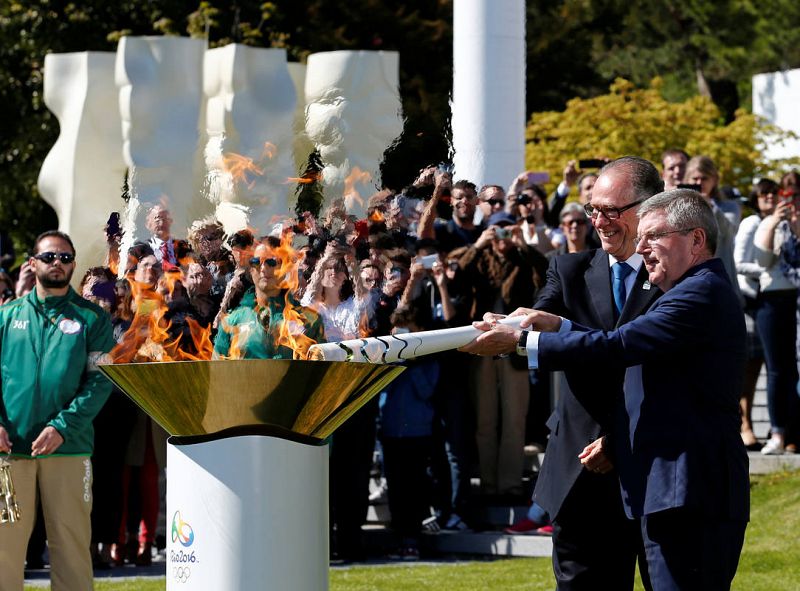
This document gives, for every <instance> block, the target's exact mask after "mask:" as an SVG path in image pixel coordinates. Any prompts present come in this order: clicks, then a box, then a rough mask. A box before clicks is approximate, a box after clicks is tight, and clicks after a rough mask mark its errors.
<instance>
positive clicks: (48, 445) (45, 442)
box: [31, 425, 64, 456]
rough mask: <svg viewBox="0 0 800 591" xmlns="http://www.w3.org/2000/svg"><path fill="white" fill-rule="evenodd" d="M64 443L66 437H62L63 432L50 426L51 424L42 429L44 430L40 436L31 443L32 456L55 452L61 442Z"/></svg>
mask: <svg viewBox="0 0 800 591" xmlns="http://www.w3.org/2000/svg"><path fill="white" fill-rule="evenodd" d="M62 443H64V438H63V437H61V433H59V432H58V431H56V429H55V427H50V426H49V425H48V426H47V427H45V428H44V429H42V432H41V433H39V437H37V438H36V439H35V440H34V441H33V443H32V444H31V455H32V456H47V455H50V454H51V453H53V452H55V451H56V450H57V449H58V448H59V447H61V444H62Z"/></svg>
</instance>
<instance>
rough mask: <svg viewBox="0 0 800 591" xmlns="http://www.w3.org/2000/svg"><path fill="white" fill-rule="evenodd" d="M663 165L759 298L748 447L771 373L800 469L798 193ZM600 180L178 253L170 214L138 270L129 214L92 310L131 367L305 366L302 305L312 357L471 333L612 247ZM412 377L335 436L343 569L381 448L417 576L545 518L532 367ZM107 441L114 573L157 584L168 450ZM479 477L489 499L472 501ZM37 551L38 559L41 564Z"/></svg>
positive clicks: (98, 531)
mask: <svg viewBox="0 0 800 591" xmlns="http://www.w3.org/2000/svg"><path fill="white" fill-rule="evenodd" d="M662 165H663V179H664V182H665V186H666V187H667V188H668V189H671V188H675V187H676V186H677V185H679V184H683V183H685V184H690V185H696V186H697V189H698V191H699V192H700V193H701V194H702V195H703V196H704V197H705V198H706V199H708V200H709V202H710V203H711V204H712V207H713V209H714V211H715V215H716V219H717V223H718V225H719V227H720V240H719V244H718V247H717V256H718V257H720V258H721V259H722V260H723V262H724V263H725V266H726V269H727V270H728V272H729V274H730V275H731V279H732V281H733V283H734V284H735V285H736V286H737V289H738V290H740V291H741V295H742V302H743V308H744V311H745V314H746V318H747V319H748V330H749V336H750V345H751V346H750V350H749V352H750V360H749V362H748V363H749V365H748V374H747V375H748V377H749V379H748V380H747V387H746V388H745V390H746V391H745V392H743V393H742V403H741V405H742V419H743V422H742V438H743V439H744V442H745V444H746V445H748V446H749V448H750V449H761V444H760V443H759V442H758V441H757V439H756V437H755V435H754V433H753V430H752V423H751V408H752V400H753V392H754V389H755V383H756V379H757V377H758V374H759V371H760V369H761V364H762V363H766V369H767V395H768V407H769V414H770V422H771V438H770V439H769V440H768V441H767V443H766V445H765V446H764V447H763V449H762V452H763V453H783V452H784V451H790V450H792V449H793V447H794V446H796V444H797V441H798V434H799V431H800V429H798V427H800V425H799V424H798V421H799V419H800V409H798V395H797V389H796V388H797V381H798V372H797V355H796V346H795V341H796V338H797V330H796V322H797V320H796V317H795V315H796V314H797V287H798V284H800V272H798V269H800V246H799V245H798V236H800V221H798V215H797V209H796V206H797V203H798V202H797V196H796V195H797V194H796V190H797V184H798V174H797V173H796V172H792V173H789V174H787V175H784V177H783V178H782V179H780V182H775V181H772V180H769V179H760V180H759V181H758V182H757V183H755V185H754V187H753V191H752V194H751V196H750V199H749V200H745V199H742V198H739V196H738V195H736V194H733V193H731V191H725V190H723V188H721V187H720V186H719V180H720V179H719V174H718V173H717V170H716V167H715V166H714V163H713V161H712V160H711V159H710V158H708V157H706V156H696V157H694V158H691V159H690V158H689V156H688V155H687V154H685V153H684V152H683V151H681V150H669V151H667V152H665V154H664V156H663V159H662ZM596 179H597V174H596V170H580V169H579V167H578V162H577V161H571V162H569V163H568V164H567V166H566V167H565V169H564V173H563V180H562V181H561V182H560V183H559V185H558V186H557V188H556V190H555V191H554V192H553V194H552V195H550V196H548V195H547V193H546V192H545V191H544V189H543V188H542V186H541V184H539V183H541V182H543V181H542V179H541V178H540V177H539V176H537V175H536V174H534V173H527V172H526V173H523V174H521V175H519V176H518V177H517V178H516V179H513V181H512V182H511V184H510V185H509V186H508V187H507V188H504V187H503V186H501V185H486V186H484V187H481V188H478V187H476V186H475V185H474V184H472V183H471V182H469V181H466V180H459V181H457V182H453V180H452V178H451V175H450V174H449V173H448V172H447V171H446V170H445V169H444V168H443V167H433V166H432V167H428V168H425V169H424V170H422V171H421V173H420V175H419V177H418V178H417V179H415V180H414V181H413V183H412V184H411V185H409V186H408V187H406V188H404V189H403V190H402V191H400V192H397V193H395V192H392V191H389V190H384V191H381V192H379V193H376V194H375V195H373V196H372V197H371V198H370V199H369V202H368V211H367V216H366V218H365V219H354V218H353V217H352V216H349V215H347V213H346V211H345V210H344V207H343V204H342V203H341V202H335V203H334V204H333V205H332V206H331V207H330V208H329V209H327V210H326V211H323V212H322V213H321V214H320V215H319V216H314V215H312V214H310V213H305V214H303V215H302V216H300V217H299V218H298V219H295V220H288V221H284V222H282V223H279V224H277V225H276V226H275V227H274V228H273V229H271V231H270V233H269V234H268V235H266V236H254V235H253V234H252V232H250V231H248V230H242V231H240V232H237V233H236V234H233V235H226V234H225V232H224V231H223V228H222V226H221V224H219V223H218V222H217V221H216V220H214V219H204V220H200V221H197V222H195V223H194V224H193V225H192V227H191V228H190V229H189V232H188V235H187V236H179V237H176V236H173V234H172V220H171V217H170V213H169V211H168V210H167V209H166V208H165V207H163V206H155V207H153V208H152V210H151V211H150V213H149V215H148V218H147V229H148V231H149V233H150V238H149V239H148V240H147V241H143V242H139V243H136V244H135V245H134V246H133V248H131V249H130V250H129V252H127V253H123V255H122V256H119V255H118V254H117V248H118V246H119V243H120V238H121V236H120V231H119V224H118V217H117V216H116V214H114V215H112V217H111V218H110V219H109V223H108V225H107V228H106V236H107V239H108V244H109V256H108V259H107V261H106V265H105V266H99V267H93V268H90V269H88V270H87V271H86V272H85V274H84V276H83V279H82V280H81V282H80V287H79V293H80V294H81V295H82V296H83V297H85V298H87V299H89V300H91V301H93V302H95V303H97V304H99V305H100V306H102V307H103V308H104V309H105V310H107V311H108V313H109V314H110V315H111V317H112V321H113V326H114V334H115V338H116V340H117V343H118V346H117V349H115V353H114V355H115V358H116V359H117V360H118V361H158V360H162V359H165V358H167V357H169V358H182V359H192V358H208V357H210V356H214V357H217V358H226V357H251V358H292V357H294V358H298V357H302V353H303V352H304V351H303V350H298V349H297V347H296V346H295V347H294V348H292V347H291V346H288V345H287V344H286V343H285V342H283V341H281V340H280V338H279V337H278V329H277V328H276V325H277V324H278V323H280V322H281V320H282V318H283V316H282V313H283V309H284V308H285V307H286V306H287V305H288V306H290V307H292V308H294V309H296V310H297V311H299V312H300V314H301V321H302V322H303V324H304V326H305V328H306V335H307V336H308V337H309V339H310V340H311V341H314V340H317V341H321V340H326V341H329V342H330V341H339V340H344V339H350V338H355V337H363V336H372V335H385V334H390V333H393V332H394V333H399V332H409V331H423V330H430V329H435V328H444V327H451V326H462V325H465V324H468V323H469V322H470V321H472V320H476V319H479V318H480V317H481V316H482V315H483V313H484V312H497V313H509V312H511V311H513V310H514V309H516V308H517V307H520V306H525V307H530V306H532V305H533V304H534V302H535V301H536V294H537V292H538V290H539V289H540V288H541V287H542V286H543V285H544V282H545V281H546V273H547V268H548V260H549V259H550V258H552V257H554V256H557V255H561V254H565V253H575V252H580V251H583V250H587V249H590V248H596V247H597V246H598V238H597V235H596V232H595V231H594V228H593V227H592V225H591V223H590V218H589V217H588V216H587V214H586V210H585V209H584V206H585V205H587V204H589V202H590V200H591V194H592V187H593V185H594V182H595V180H596ZM571 193H574V195H573V196H572V197H570V194H571ZM740 220H741V221H740ZM9 250H10V253H9ZM0 256H2V261H3V264H4V265H5V267H6V268H8V267H9V266H10V265H11V261H13V259H14V253H13V247H12V246H11V245H10V243H9V242H8V241H7V240H6V239H4V240H3V243H2V245H1V248H0ZM78 260H80V253H78ZM26 267H27V263H25V264H23V265H22V266H21V268H19V269H17V270H16V272H15V273H14V274H13V276H12V275H11V274H9V273H7V272H5V271H1V272H0V303H5V302H8V301H10V300H12V299H14V298H15V297H21V296H22V295H24V294H25V293H27V292H28V291H30V290H31V288H32V285H33V278H32V276H31V274H30V270H29V269H27V268H26ZM118 277H123V278H122V279H118ZM244 322H255V324H256V325H257V326H260V327H261V330H260V332H258V331H256V332H252V331H250V332H249V333H248V336H247V340H246V341H245V340H244V339H243V337H242V331H238V330H236V327H237V326H238V325H240V324H241V323H244ZM157 327H160V328H162V329H163V331H164V333H165V338H164V339H162V341H161V342H160V343H159V342H157V341H155V339H154V336H153V334H152V333H153V331H155V330H156V328H157ZM199 331H210V340H209V342H210V343H211V344H213V352H212V351H211V350H210V349H208V348H206V349H203V348H202V345H201V343H200V341H201V339H198V338H197V335H198V333H199ZM301 348H302V347H301ZM305 348H307V344H306V346H305ZM176 351H178V352H179V353H176ZM408 366H409V367H408V370H407V371H406V372H404V373H403V374H402V375H401V377H400V378H399V379H397V380H396V381H395V382H394V383H392V384H391V385H390V387H389V388H388V389H387V390H386V391H385V392H384V393H382V395H381V396H380V397H376V398H375V399H374V400H373V401H372V402H371V403H369V404H367V405H366V406H365V407H364V408H363V409H362V410H360V411H359V412H358V413H357V415H356V416H355V417H353V419H352V420H350V421H349V422H348V423H346V424H345V425H344V426H343V427H342V428H341V429H340V430H339V431H337V432H336V433H335V434H334V436H333V442H332V452H331V487H330V490H331V524H332V552H333V554H334V555H335V556H337V557H339V558H342V559H345V560H360V559H363V558H364V557H365V555H366V551H365V548H364V546H363V544H362V542H361V525H362V523H363V521H364V520H365V517H366V510H367V505H368V503H369V495H370V488H369V485H370V478H371V477H373V478H374V477H375V476H376V475H375V473H374V470H375V466H376V465H378V463H375V462H374V455H375V453H374V452H375V450H376V441H377V442H378V445H377V448H378V449H379V450H380V451H381V454H382V462H381V463H380V465H381V466H382V470H383V475H384V476H385V479H386V483H387V488H388V500H389V507H390V510H391V515H392V526H393V529H394V530H395V531H396V532H397V533H398V536H399V537H398V543H399V548H398V555H399V556H401V557H402V558H408V559H413V558H415V557H416V556H418V549H417V541H418V537H419V534H420V531H421V527H422V523H423V521H425V520H426V519H427V520H430V518H435V519H436V521H437V522H438V524H439V526H440V527H443V528H451V529H464V528H467V527H481V525H482V524H481V523H480V518H479V514H480V512H479V511H478V510H477V508H479V507H480V506H481V505H484V504H498V503H508V504H518V503H526V502H527V501H528V500H529V493H530V488H529V487H526V483H527V478H526V477H527V474H525V468H524V466H525V462H524V458H525V449H526V446H532V447H534V448H538V449H543V448H544V447H545V445H546V440H547V430H546V428H545V426H544V425H545V422H546V420H547V418H548V415H549V413H550V407H551V395H550V385H549V376H547V375H537V374H536V373H535V372H534V373H532V372H529V370H528V368H527V366H526V363H525V360H524V359H523V358H521V357H517V356H512V357H508V358H497V359H493V358H482V357H471V356H468V355H466V354H461V353H458V352H448V353H444V354H440V355H436V356H432V357H430V358H424V359H420V360H417V361H412V362H408ZM95 438H96V439H95V452H94V458H93V459H94V465H95V482H94V490H95V506H94V512H93V519H92V525H93V540H94V545H95V548H94V550H95V558H96V564H97V565H100V566H102V565H110V564H117V565H121V564H123V563H125V562H131V563H136V564H148V563H149V562H150V560H151V558H152V551H153V548H154V546H156V545H157V532H158V531H159V523H158V517H159V503H160V500H161V498H162V494H163V490H162V489H163V468H164V465H165V441H166V434H165V433H164V431H163V430H162V429H161V427H159V425H158V424H156V423H154V422H153V421H152V420H151V419H150V418H149V417H147V416H146V415H145V414H144V413H143V412H142V411H141V410H139V409H138V408H137V407H135V406H134V405H133V404H132V403H131V402H130V401H128V400H127V398H126V397H124V396H123V395H122V394H121V393H120V392H115V393H114V394H113V395H112V396H111V398H110V400H109V401H108V403H107V404H106V406H105V407H104V408H103V410H102V411H101V413H100V414H99V415H98V417H97V419H96V420H95ZM529 449H530V448H529ZM160 475H161V476H162V478H161V480H162V482H161V487H160V482H159V481H160ZM473 476H478V477H479V478H480V489H474V488H473V487H472V486H471V483H470V479H471V478H472V477H473ZM373 488H374V487H373ZM478 491H479V492H478ZM374 492H375V491H373V493H374ZM378 492H380V491H378ZM373 496H377V495H375V494H373ZM40 521H41V520H40ZM540 525H543V524H542V523H539V524H537V526H540ZM35 548H36V544H35V542H32V549H33V552H32V553H29V562H31V563H32V562H34V561H35V560H36V559H37V551H36V549H35ZM38 552H39V556H40V555H41V550H40V549H39V550H38Z"/></svg>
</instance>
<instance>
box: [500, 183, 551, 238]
mask: <svg viewBox="0 0 800 591" xmlns="http://www.w3.org/2000/svg"><path fill="white" fill-rule="evenodd" d="M507 211H508V212H509V213H510V214H511V215H513V216H514V217H516V218H517V219H518V220H520V221H521V223H520V228H521V229H522V237H523V238H524V240H525V243H526V244H529V245H531V246H533V247H534V248H535V249H536V250H538V251H539V252H541V253H542V254H547V253H548V252H550V251H551V250H553V248H554V246H553V228H551V227H550V225H549V224H548V223H547V219H548V218H549V217H550V211H549V208H548V207H547V194H546V193H545V192H544V189H542V188H541V187H540V186H539V185H531V186H530V187H528V188H527V189H524V190H523V191H521V192H519V193H510V194H509V195H508V207H507Z"/></svg>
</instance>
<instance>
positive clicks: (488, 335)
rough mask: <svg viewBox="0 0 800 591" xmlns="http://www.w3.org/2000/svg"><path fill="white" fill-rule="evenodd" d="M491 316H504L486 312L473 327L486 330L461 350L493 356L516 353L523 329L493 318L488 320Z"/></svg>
mask: <svg viewBox="0 0 800 591" xmlns="http://www.w3.org/2000/svg"><path fill="white" fill-rule="evenodd" d="M491 316H496V317H497V318H503V316H498V315H496V314H486V315H485V316H484V319H483V320H481V321H480V322H473V323H472V326H473V327H475V328H477V329H479V330H483V331H485V332H484V333H483V334H481V335H479V336H478V338H476V339H475V340H474V341H472V342H471V343H469V344H467V345H464V346H463V347H461V348H460V349H459V351H463V352H464V353H471V354H473V355H484V356H489V357H491V356H494V355H506V354H508V353H514V352H515V351H516V350H517V341H519V335H520V332H521V331H519V330H517V329H515V328H514V327H512V326H507V325H505V324H498V323H497V322H496V321H494V320H493V319H490V320H487V317H491Z"/></svg>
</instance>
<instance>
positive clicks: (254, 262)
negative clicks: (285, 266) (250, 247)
mask: <svg viewBox="0 0 800 591" xmlns="http://www.w3.org/2000/svg"><path fill="white" fill-rule="evenodd" d="M261 265H266V266H267V267H277V266H278V259H276V258H267V257H265V258H263V259H261V258H258V257H253V258H251V259H250V266H251V267H260V266H261Z"/></svg>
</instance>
